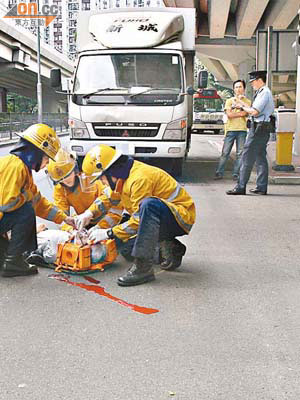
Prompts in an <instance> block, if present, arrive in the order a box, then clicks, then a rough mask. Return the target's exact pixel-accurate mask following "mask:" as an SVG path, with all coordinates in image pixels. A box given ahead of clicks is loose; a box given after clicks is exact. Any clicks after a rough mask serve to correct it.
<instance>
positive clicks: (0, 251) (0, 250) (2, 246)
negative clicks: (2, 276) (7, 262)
mask: <svg viewBox="0 0 300 400" xmlns="http://www.w3.org/2000/svg"><path fill="white" fill-rule="evenodd" d="M8 244H9V242H8V240H7V239H5V238H4V237H3V236H0V270H1V269H2V266H3V262H4V256H5V254H6V251H7V248H8Z"/></svg>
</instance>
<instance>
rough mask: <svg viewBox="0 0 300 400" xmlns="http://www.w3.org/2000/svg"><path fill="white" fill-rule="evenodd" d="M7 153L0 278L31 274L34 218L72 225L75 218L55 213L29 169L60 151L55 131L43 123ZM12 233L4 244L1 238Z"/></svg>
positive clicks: (1, 171) (0, 179) (2, 172)
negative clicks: (27, 254)
mask: <svg viewBox="0 0 300 400" xmlns="http://www.w3.org/2000/svg"><path fill="white" fill-rule="evenodd" d="M18 135H19V136H20V139H19V141H18V143H17V144H16V145H15V146H14V148H13V149H12V150H11V151H10V154H9V155H7V156H4V157H1V158H0V235H2V238H1V243H2V245H1V275H2V276H3V277H12V276H19V275H33V274H36V273H37V272H38V270H37V268H36V266H33V265H29V264H28V263H27V262H26V261H25V259H26V253H29V252H31V251H33V250H35V249H36V247H37V239H36V215H38V216H39V217H41V218H44V219H47V220H49V221H53V222H55V223H57V224H60V223H62V222H63V221H64V222H66V223H68V224H71V225H74V219H73V218H70V217H68V216H67V215H66V214H65V213H64V212H63V211H61V210H58V209H57V207H55V206H54V205H53V204H51V203H50V202H49V201H48V200H47V199H46V198H45V197H43V196H42V195H41V193H40V192H39V191H38V189H37V187H36V185H35V184H34V182H33V178H32V170H34V171H36V172H38V171H39V170H41V169H43V168H44V167H45V166H46V165H47V164H48V162H49V158H52V159H53V158H54V157H55V155H56V153H57V151H58V150H59V148H60V141H59V139H58V137H57V136H56V133H55V131H54V130H53V129H52V128H50V127H49V126H47V125H45V124H34V125H32V126H30V127H29V128H27V129H26V130H25V131H24V132H23V133H20V134H18ZM9 231H11V234H10V235H11V239H10V240H9V241H6V242H5V239H3V235H6V234H7V232H9Z"/></svg>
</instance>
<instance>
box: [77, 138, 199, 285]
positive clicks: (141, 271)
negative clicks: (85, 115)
mask: <svg viewBox="0 0 300 400" xmlns="http://www.w3.org/2000/svg"><path fill="white" fill-rule="evenodd" d="M82 169H83V172H84V173H85V174H86V176H90V177H91V179H92V181H93V180H97V179H99V178H100V179H101V180H102V181H103V182H105V183H108V184H109V186H110V187H111V189H112V194H111V201H112V202H113V203H114V204H116V203H117V202H120V201H121V202H122V204H123V206H124V207H125V208H126V210H127V211H128V212H129V214H130V219H129V220H128V221H127V222H125V223H123V224H119V225H116V226H115V227H113V228H112V229H99V228H92V229H91V230H90V231H89V238H90V240H93V241H94V242H99V241H101V240H104V239H107V238H114V239H115V240H116V242H117V246H118V247H120V246H122V245H124V244H125V243H126V242H127V243H128V242H131V243H132V253H131V254H132V256H133V257H134V261H133V264H132V266H131V267H130V268H129V270H128V272H127V273H126V274H125V275H124V276H121V277H120V278H119V279H118V281H117V283H118V284H119V285H120V286H132V285H138V284H142V283H145V282H148V281H152V280H154V279H155V276H154V271H153V260H154V255H155V249H156V248H157V246H158V244H159V247H160V253H161V258H162V260H161V264H160V265H161V268H162V269H165V270H174V269H176V268H178V267H179V266H180V265H181V261H182V257H183V255H184V254H185V251H186V248H185V246H184V245H183V244H182V243H181V242H179V241H178V240H177V239H176V237H177V236H182V235H186V234H188V233H189V232H190V230H191V228H192V226H193V224H194V222H195V205H194V202H193V199H192V198H191V196H190V195H189V194H188V193H187V192H186V190H185V189H184V188H183V187H182V186H181V185H180V184H179V183H178V182H176V180H175V179H173V178H172V177H171V176H170V175H169V174H167V173H166V172H165V171H163V170H161V169H159V168H157V167H152V166H149V165H147V164H144V163H142V162H140V161H134V160H133V159H132V158H131V157H128V156H126V155H122V154H121V153H120V152H119V151H116V150H115V149H113V148H111V147H109V146H106V145H98V146H96V147H94V148H92V149H91V150H90V151H89V152H88V153H87V155H86V156H85V158H84V160H83V165H82ZM103 209H106V210H107V209H108V207H107V205H106V204H105V203H103V202H102V201H99V199H97V200H96V201H95V202H94V203H93V204H92V206H91V207H90V208H89V210H90V212H91V213H92V215H93V217H94V218H96V217H97V215H98V214H99V213H101V212H103ZM88 223H89V220H88V219H87V218H86V216H84V215H83V216H79V217H78V219H77V221H76V225H77V226H78V227H79V228H82V227H83V226H84V225H87V224H88Z"/></svg>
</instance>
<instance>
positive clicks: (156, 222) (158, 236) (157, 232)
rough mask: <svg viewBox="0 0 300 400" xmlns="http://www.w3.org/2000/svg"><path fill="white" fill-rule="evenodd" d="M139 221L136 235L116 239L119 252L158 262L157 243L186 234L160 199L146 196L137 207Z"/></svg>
mask: <svg viewBox="0 0 300 400" xmlns="http://www.w3.org/2000/svg"><path fill="white" fill-rule="evenodd" d="M139 217H140V223H139V228H138V232H137V236H136V237H134V238H132V239H130V240H128V242H126V243H124V242H122V241H121V240H120V239H116V243H117V247H118V249H119V251H120V252H121V254H123V255H124V256H125V254H128V255H129V254H130V255H131V256H133V257H137V258H143V259H147V260H149V261H154V262H156V263H157V262H158V244H159V242H160V241H163V240H172V239H174V238H175V237H176V236H182V235H186V232H185V231H184V230H183V229H182V228H181V226H180V225H179V224H178V223H177V221H176V219H175V217H174V215H173V213H172V212H171V211H170V209H169V207H168V206H167V205H166V204H165V203H164V202H163V201H162V200H160V199H157V198H154V197H147V198H145V199H144V200H142V202H141V204H140V208H139Z"/></svg>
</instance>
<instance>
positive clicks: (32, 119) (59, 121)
mask: <svg viewBox="0 0 300 400" xmlns="http://www.w3.org/2000/svg"><path fill="white" fill-rule="evenodd" d="M37 121H38V116H37V114H33V113H5V112H2V113H0V139H1V140H12V139H17V136H16V135H15V133H16V132H22V131H24V130H25V129H26V128H28V127H29V126H30V125H33V124H36V123H37ZM43 123H44V124H47V125H49V126H51V127H52V128H53V129H54V130H55V131H56V132H57V133H59V132H62V131H63V130H66V129H68V114H66V113H43Z"/></svg>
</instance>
